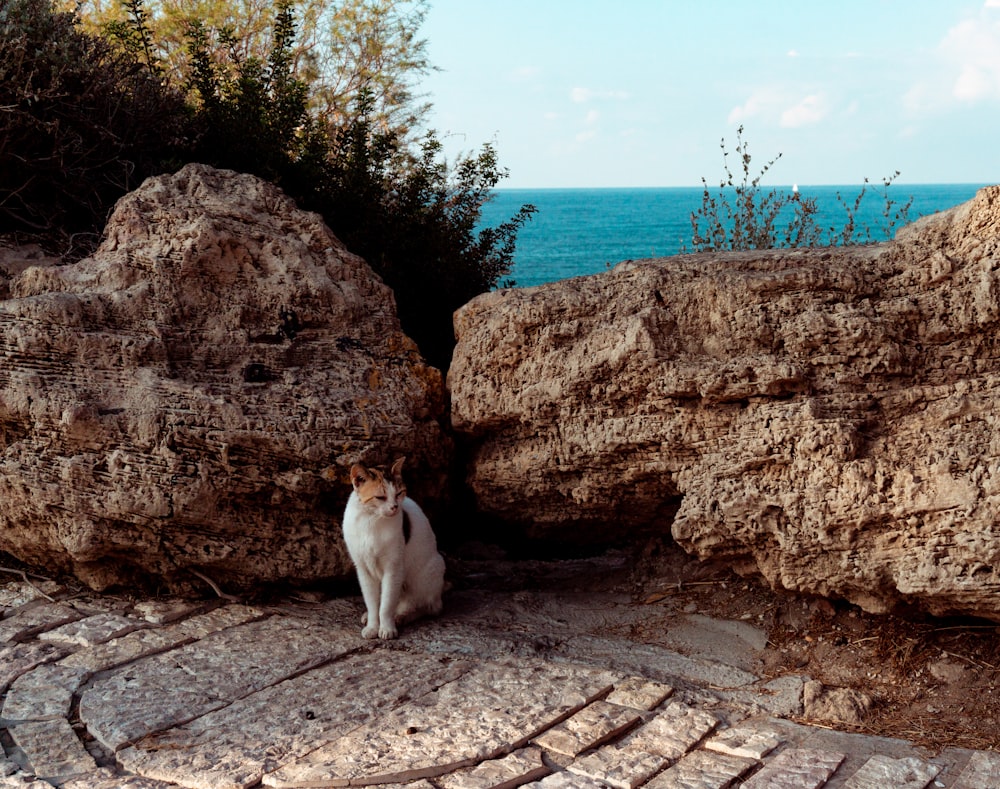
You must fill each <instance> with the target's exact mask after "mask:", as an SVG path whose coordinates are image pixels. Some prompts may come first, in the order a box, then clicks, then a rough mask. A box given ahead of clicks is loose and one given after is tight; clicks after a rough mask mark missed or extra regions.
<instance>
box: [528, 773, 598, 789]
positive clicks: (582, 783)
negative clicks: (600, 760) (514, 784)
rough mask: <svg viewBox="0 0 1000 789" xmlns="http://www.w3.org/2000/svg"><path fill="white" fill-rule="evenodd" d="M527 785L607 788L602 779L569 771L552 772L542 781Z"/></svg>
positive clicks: (564, 788) (563, 788)
mask: <svg viewBox="0 0 1000 789" xmlns="http://www.w3.org/2000/svg"><path fill="white" fill-rule="evenodd" d="M525 786H526V787H530V789H607V785H606V784H604V783H603V782H601V781H596V780H594V779H593V778H587V777H586V776H585V775H576V774H575V773H568V772H558V773H552V775H548V776H546V777H545V778H543V779H542V780H540V781H535V782H534V783H530V784H525Z"/></svg>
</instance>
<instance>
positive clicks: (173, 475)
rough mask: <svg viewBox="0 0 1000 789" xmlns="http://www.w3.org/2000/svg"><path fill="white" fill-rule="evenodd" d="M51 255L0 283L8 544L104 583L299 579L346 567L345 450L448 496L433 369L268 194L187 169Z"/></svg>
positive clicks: (374, 282) (247, 180)
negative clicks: (84, 251) (75, 259)
mask: <svg viewBox="0 0 1000 789" xmlns="http://www.w3.org/2000/svg"><path fill="white" fill-rule="evenodd" d="M8 258H9V255H8ZM45 262H46V263H48V265H36V266H31V267H27V268H24V266H23V265H21V266H19V265H15V264H13V263H11V261H10V260H9V259H8V260H6V264H7V265H5V270H6V272H7V275H8V276H7V277H3V276H0V279H5V280H6V281H5V282H4V290H5V291H6V295H7V299H6V300H5V301H0V353H2V355H3V364H2V366H0V550H2V551H6V552H8V553H10V554H13V555H15V556H17V557H19V558H21V559H23V560H25V561H28V562H30V563H32V564H34V565H38V566H41V567H48V568H51V569H52V570H53V571H72V572H74V573H76V574H77V575H78V576H79V577H80V578H81V579H83V580H84V581H86V582H87V583H88V584H90V585H91V586H93V587H95V588H104V587H107V586H108V585H111V584H115V583H122V582H124V583H133V582H135V581H137V580H147V581H148V580H149V579H150V577H152V578H154V579H155V578H156V577H162V578H164V579H166V580H167V581H168V583H173V582H176V581H178V580H194V576H193V575H192V574H190V573H187V572H185V570H186V569H188V568H193V569H195V570H197V571H199V572H201V573H204V574H205V575H207V576H209V577H211V578H213V579H214V580H215V581H216V582H217V583H219V584H221V585H222V586H223V587H227V586H228V587H229V588H231V589H233V588H235V589H244V588H247V587H249V586H252V585H253V584H255V583H258V582H262V581H263V582H267V581H278V580H286V579H288V580H298V581H307V580H310V579H315V578H323V577H328V576H335V575H341V574H345V573H347V572H349V564H348V559H347V554H346V551H345V549H344V547H343V544H342V541H341V537H340V515H341V513H342V511H343V506H344V503H345V502H346V498H347V494H348V492H349V490H350V486H349V481H348V472H347V470H348V468H349V467H350V464H351V463H353V462H356V461H357V460H358V459H365V458H367V460H368V461H370V462H373V463H382V462H385V461H387V460H391V459H392V458H394V457H396V456H397V455H404V454H405V455H407V456H408V458H409V460H408V464H407V472H408V474H407V477H408V480H409V482H410V486H411V490H417V491H420V492H422V493H423V494H424V496H425V497H427V498H429V499H433V498H434V496H435V495H437V494H439V493H440V492H441V491H442V489H443V485H444V470H445V469H446V468H447V461H448V447H449V445H448V442H447V439H446V438H445V437H444V436H443V434H442V431H441V429H440V425H439V423H438V421H437V420H438V418H439V417H440V416H441V415H442V413H443V408H444V400H443V385H442V381H441V376H440V374H439V373H438V371H437V370H434V369H433V368H430V367H428V366H427V365H426V364H424V362H423V361H422V360H421V358H420V357H419V355H418V353H417V350H416V347H415V346H414V344H413V343H412V342H411V341H410V340H409V339H408V338H407V337H406V336H405V335H403V333H402V332H401V331H400V328H399V322H398V320H397V318H396V313H395V303H394V300H393V296H392V292H391V291H390V289H389V288H388V287H387V286H385V285H384V284H383V283H382V282H381V281H380V280H379V279H378V277H376V276H375V275H374V274H373V273H372V271H371V269H369V267H368V266H367V265H366V264H365V263H364V261H362V260H361V259H360V258H358V257H357V256H355V255H352V254H350V253H349V252H348V251H347V250H346V249H345V248H344V247H343V245H342V244H341V243H340V242H339V241H338V240H337V239H336V238H335V237H334V236H333V235H332V234H331V232H330V231H329V229H327V227H326V226H325V225H324V224H323V223H322V221H321V219H320V218H319V217H318V216H317V215H315V214H310V213H306V212H303V211H300V210H299V209H297V208H296V207H295V205H294V203H293V202H292V201H291V200H290V199H288V198H287V197H285V196H284V195H283V194H282V193H281V192H280V191H279V190H278V189H276V188H275V187H273V186H271V185H269V184H267V183H265V182H263V181H260V180H258V179H256V178H253V177H251V176H245V175H237V174H235V173H232V172H227V171H218V170H213V169H211V168H208V167H204V166H201V165H190V166H187V167H185V168H184V169H183V170H181V171H180V172H179V173H177V174H176V175H174V176H163V177H158V178H153V179H150V180H149V181H147V182H146V183H145V184H144V185H143V186H142V187H141V188H140V189H138V190H137V191H135V192H133V193H132V194H130V195H128V196H127V197H125V198H124V199H123V200H122V201H121V202H120V203H119V204H118V206H117V207H116V209H115V212H114V214H113V216H112V217H111V220H110V222H109V225H108V227H107V230H106V238H105V240H104V242H103V243H102V244H101V246H100V248H99V249H98V250H97V252H96V253H95V254H94V255H93V256H92V257H90V258H87V259H85V260H82V261H80V262H79V263H76V264H74V265H69V266H54V265H51V261H45ZM20 269H23V270H20ZM327 467H332V473H330V474H329V476H330V477H332V479H330V480H327V479H325V478H324V476H323V474H322V472H323V470H324V469H326V468H327ZM196 582H197V581H196ZM197 583H200V582H197Z"/></svg>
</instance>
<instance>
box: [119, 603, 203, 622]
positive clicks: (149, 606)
mask: <svg viewBox="0 0 1000 789" xmlns="http://www.w3.org/2000/svg"><path fill="white" fill-rule="evenodd" d="M203 607H204V606H203V605H202V604H200V603H189V602H188V601H187V600H142V601H140V602H138V603H136V604H135V605H134V606H132V612H133V613H134V614H135V616H138V617H141V618H142V619H144V620H146V621H147V622H149V623H150V624H151V625H166V624H169V623H170V622H176V621H177V620H178V619H182V618H186V617H188V616H190V615H191V614H192V613H194V612H195V611H197V610H198V609H199V608H203Z"/></svg>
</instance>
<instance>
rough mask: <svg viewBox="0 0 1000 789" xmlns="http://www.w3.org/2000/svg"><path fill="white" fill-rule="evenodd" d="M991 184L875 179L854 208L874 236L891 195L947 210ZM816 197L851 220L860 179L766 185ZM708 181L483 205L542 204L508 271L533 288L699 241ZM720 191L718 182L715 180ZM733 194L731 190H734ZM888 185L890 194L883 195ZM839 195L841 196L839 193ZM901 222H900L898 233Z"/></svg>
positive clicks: (559, 193)
mask: <svg viewBox="0 0 1000 789" xmlns="http://www.w3.org/2000/svg"><path fill="white" fill-rule="evenodd" d="M986 185H987V184H985V183H983V184H904V185H900V184H896V183H894V184H892V185H891V186H889V187H888V189H884V188H883V185H882V184H881V183H877V184H868V186H867V188H866V191H865V195H864V198H863V199H862V201H861V204H860V205H859V207H858V210H857V212H856V215H855V222H856V224H857V225H858V226H859V227H861V228H868V229H869V230H870V231H871V240H872V241H884V240H886V239H888V238H889V237H890V234H888V233H886V232H885V226H886V224H887V222H886V218H885V217H884V216H883V213H884V209H885V206H886V198H888V199H889V200H891V201H893V206H892V208H893V210H897V209H901V208H902V207H903V206H905V205H906V204H907V202H908V201H910V200H911V198H912V204H911V205H910V208H909V211H908V214H907V218H908V221H910V222H912V221H915V220H916V219H918V218H919V217H921V216H926V215H928V214H933V213H935V212H938V211H945V210H947V209H949V208H953V207H954V206H956V205H959V204H961V203H964V202H966V201H967V200H970V199H971V198H972V197H973V196H974V195H975V194H976V191H977V190H979V189H981V188H982V187H983V186H986ZM793 188H797V191H798V194H799V196H800V197H802V198H815V199H816V202H817V207H818V209H819V211H818V216H817V219H818V222H819V225H820V227H822V228H823V229H824V231H833V232H836V230H838V229H839V228H841V227H843V225H844V223H845V221H846V219H847V210H846V208H845V206H844V205H843V204H842V203H841V201H843V203H846V204H847V205H848V206H850V207H852V208H853V206H854V202H855V199H856V197H857V196H858V194H859V192H860V191H861V188H862V187H861V185H860V184H859V185H850V184H845V185H822V186H816V185H809V184H798V185H792V184H788V185H784V186H773V187H772V186H768V187H761V191H762V192H763V193H765V194H766V193H769V192H771V191H772V190H774V191H776V192H778V193H787V194H789V195H791V194H792V191H793ZM704 191H705V190H704V187H702V186H673V187H594V188H542V189H525V188H498V189H495V190H494V192H493V198H492V200H490V202H488V203H487V204H486V205H485V206H484V207H483V213H482V224H483V225H485V226H494V225H497V224H499V223H500V222H503V221H505V220H507V219H509V218H510V217H512V216H513V215H514V214H516V213H517V211H518V209H519V208H520V207H521V206H522V205H524V204H528V203H530V204H532V205H534V206H535V207H536V208H537V209H538V210H537V213H535V214H534V216H533V217H532V219H531V221H529V222H528V223H527V224H526V225H525V226H524V227H523V228H521V230H520V232H519V233H518V236H517V251H516V253H515V257H514V266H513V269H512V271H511V273H510V275H509V278H510V279H513V280H514V283H515V285H516V286H518V287H529V286H532V285H540V284H543V283H546V282H553V281H556V280H560V279H567V278H569V277H576V276H581V275H585V274H596V273H598V272H600V271H605V270H607V269H609V268H612V267H613V266H614V265H615V264H617V263H619V262H621V261H623V260H639V259H645V258H658V257H669V256H671V255H676V254H679V253H681V252H683V251H685V250H687V251H690V250H691V249H692V248H693V245H692V226H691V214H692V212H695V211H697V210H698V208H699V207H700V206H701V201H702V196H703V194H704ZM710 191H711V192H713V193H715V194H717V193H718V191H719V190H718V188H717V187H710ZM727 191H729V192H730V193H731V190H727ZM883 192H885V195H883ZM838 195H839V199H838ZM898 229H899V226H896V227H894V228H893V232H895V230H898Z"/></svg>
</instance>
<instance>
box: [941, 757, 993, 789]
mask: <svg viewBox="0 0 1000 789" xmlns="http://www.w3.org/2000/svg"><path fill="white" fill-rule="evenodd" d="M984 786H1000V753H992V752H990V751H977V752H976V753H974V754H972V757H971V758H970V759H969V762H968V764H966V765H965V769H963V770H962V772H961V774H960V775H959V776H958V780H957V781H955V785H954V786H953V787H952V789H981V787H984Z"/></svg>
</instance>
